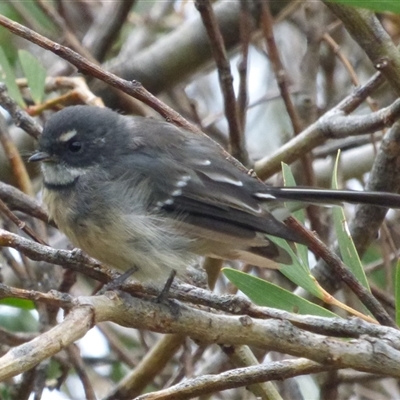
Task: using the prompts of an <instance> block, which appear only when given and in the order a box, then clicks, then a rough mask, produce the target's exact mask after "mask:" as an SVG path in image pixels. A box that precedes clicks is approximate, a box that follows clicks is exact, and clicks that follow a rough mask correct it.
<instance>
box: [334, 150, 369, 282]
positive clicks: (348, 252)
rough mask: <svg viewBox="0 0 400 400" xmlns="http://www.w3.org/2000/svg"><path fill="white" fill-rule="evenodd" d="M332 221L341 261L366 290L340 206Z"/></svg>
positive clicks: (362, 273) (336, 162) (335, 172)
mask: <svg viewBox="0 0 400 400" xmlns="http://www.w3.org/2000/svg"><path fill="white" fill-rule="evenodd" d="M339 157H340V152H338V155H337V157H336V161H335V166H334V169H333V176H332V188H333V189H337V188H338V181H337V173H338V165H339ZM332 213H333V221H334V225H335V231H336V237H337V240H338V243H339V248H340V254H341V256H342V259H343V262H344V263H345V264H346V265H347V266H348V268H349V269H350V270H351V272H353V274H354V275H355V277H356V278H357V279H358V280H359V281H360V283H361V284H362V285H363V286H364V287H365V288H366V289H368V290H370V288H369V284H368V280H367V277H366V275H365V272H364V268H363V266H362V263H361V260H360V257H359V256H358V253H357V250H356V247H355V245H354V242H353V239H352V237H351V235H350V232H349V229H348V226H347V221H346V217H345V215H344V211H343V208H342V207H336V206H335V207H333V210H332Z"/></svg>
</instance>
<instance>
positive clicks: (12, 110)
mask: <svg viewBox="0 0 400 400" xmlns="http://www.w3.org/2000/svg"><path fill="white" fill-rule="evenodd" d="M0 18H5V17H3V16H1V15H0ZM25 29H28V28H25ZM32 32H33V31H32ZM0 104H1V106H2V107H3V108H5V109H6V110H7V111H8V112H9V114H10V115H11V118H12V119H13V121H14V124H15V125H16V126H19V127H20V128H21V129H23V130H24V131H25V132H26V133H28V134H29V135H30V136H32V137H33V138H35V139H37V138H38V137H39V136H40V134H41V133H42V127H41V126H40V125H39V124H38V123H37V122H36V121H35V120H34V119H33V118H32V117H31V116H29V115H28V113H26V112H25V111H23V110H21V109H20V108H19V106H18V105H17V103H16V102H15V101H14V100H13V99H12V98H11V97H10V96H9V95H8V93H7V87H6V85H5V84H4V83H0Z"/></svg>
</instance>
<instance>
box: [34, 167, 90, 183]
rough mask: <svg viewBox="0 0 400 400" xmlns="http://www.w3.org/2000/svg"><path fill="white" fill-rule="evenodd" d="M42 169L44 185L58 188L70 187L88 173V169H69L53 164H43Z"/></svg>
mask: <svg viewBox="0 0 400 400" xmlns="http://www.w3.org/2000/svg"><path fill="white" fill-rule="evenodd" d="M41 169H42V174H43V181H44V183H45V184H48V185H57V186H64V185H69V184H70V183H72V182H73V181H74V180H75V179H76V178H78V177H79V176H82V175H84V174H85V173H86V172H87V169H86V168H75V167H67V166H66V165H63V164H59V163H53V162H43V163H42V166H41Z"/></svg>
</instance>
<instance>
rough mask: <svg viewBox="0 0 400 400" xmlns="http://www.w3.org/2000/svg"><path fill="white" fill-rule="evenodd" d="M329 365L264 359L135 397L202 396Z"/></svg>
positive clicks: (170, 399)
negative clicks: (268, 361)
mask: <svg viewBox="0 0 400 400" xmlns="http://www.w3.org/2000/svg"><path fill="white" fill-rule="evenodd" d="M332 369H336V368H335V367H334V366H328V365H326V364H325V365H323V364H319V363H316V362H314V361H310V360H306V359H304V358H300V359H297V360H284V361H279V362H272V363H268V364H266V365H255V366H251V367H246V368H237V369H234V370H231V371H226V372H222V373H220V374H215V375H204V376H199V377H196V378H192V379H187V380H185V381H184V382H182V383H179V384H177V385H175V386H172V387H170V388H168V389H163V390H159V391H157V392H153V393H147V394H143V395H141V396H139V397H137V399H136V400H173V399H178V398H179V399H181V400H184V399H192V398H194V397H202V396H205V395H210V394H211V393H215V392H219V391H222V390H228V389H233V388H239V387H247V386H251V385H254V384H255V383H261V382H267V381H271V380H277V379H278V380H282V379H288V378H291V377H294V376H299V375H306V374H312V373H318V372H323V371H329V370H332Z"/></svg>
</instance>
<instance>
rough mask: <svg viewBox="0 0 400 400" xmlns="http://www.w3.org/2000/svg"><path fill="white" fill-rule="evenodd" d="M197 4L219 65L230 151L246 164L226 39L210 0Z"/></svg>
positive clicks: (246, 156)
mask: <svg viewBox="0 0 400 400" xmlns="http://www.w3.org/2000/svg"><path fill="white" fill-rule="evenodd" d="M195 6H196V8H197V10H198V11H199V13H200V15H201V18H202V20H203V24H204V26H205V28H206V31H207V34H208V37H209V40H210V45H211V52H212V54H213V57H214V59H215V62H216V65H217V70H218V76H219V82H220V87H221V91H222V96H223V98H224V108H225V116H226V119H227V121H228V126H229V135H230V151H231V154H232V155H233V156H234V157H235V158H236V159H238V160H239V161H241V162H242V163H244V164H246V163H247V162H248V154H247V152H246V149H245V146H244V137H243V131H242V129H241V124H240V121H239V114H238V107H237V102H236V98H235V91H234V89H233V77H232V73H231V67H230V63H229V60H228V57H227V54H226V49H225V44H224V39H223V37H222V34H221V31H220V29H219V27H218V22H217V19H216V17H215V14H214V10H213V8H212V6H211V2H210V0H196V1H195Z"/></svg>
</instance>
